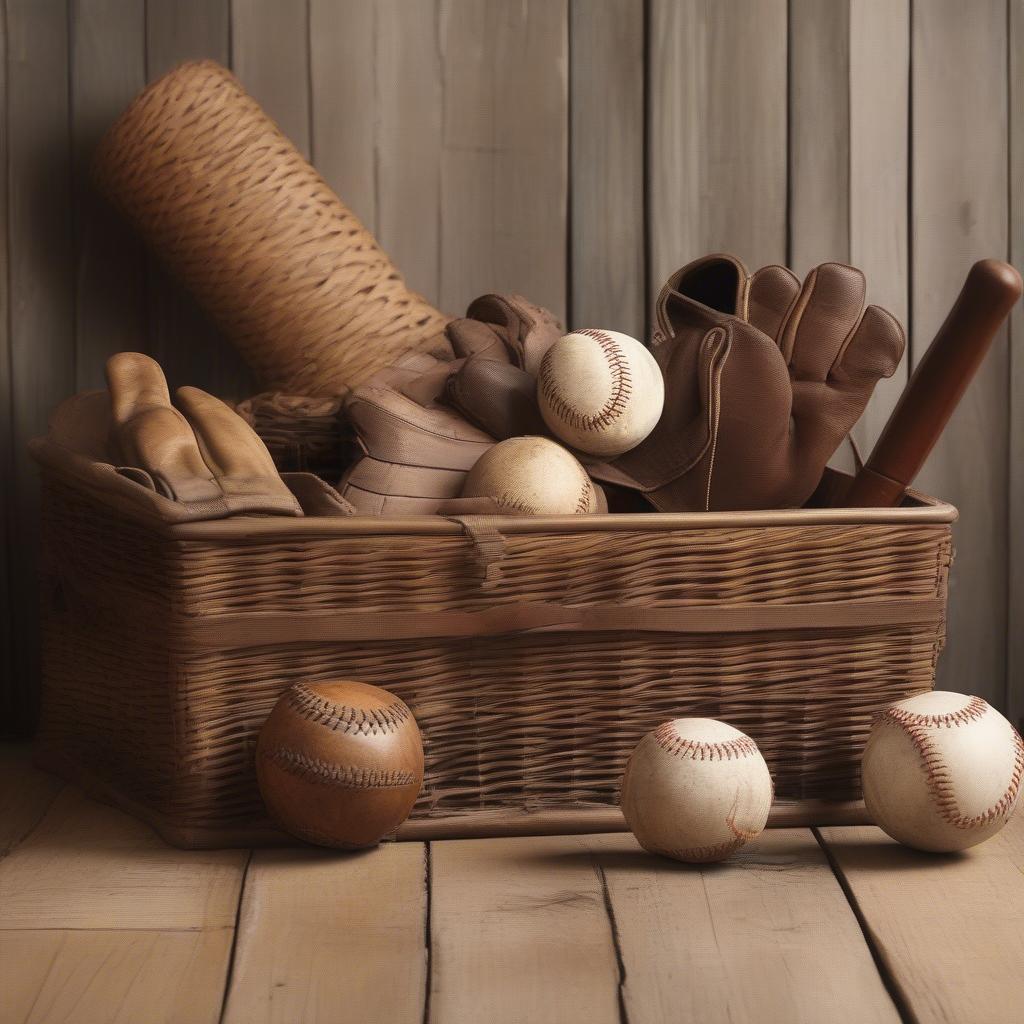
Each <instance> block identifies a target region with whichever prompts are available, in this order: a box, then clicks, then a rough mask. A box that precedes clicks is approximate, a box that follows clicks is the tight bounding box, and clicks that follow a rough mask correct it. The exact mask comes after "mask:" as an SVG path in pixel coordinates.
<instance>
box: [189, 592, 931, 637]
mask: <svg viewBox="0 0 1024 1024" xmlns="http://www.w3.org/2000/svg"><path fill="white" fill-rule="evenodd" d="M943 612H944V602H943V601H942V600H941V599H940V598H924V599H919V600H902V601H862V602H832V603H829V602H823V603H819V604H795V605H794V604H790V605H783V604H734V605H690V606H687V607H680V608H649V607H645V606H640V605H618V604H593V605H586V606H577V607H572V606H565V605H559V604H554V603H550V602H544V601H530V602H518V603H510V604H499V605H494V606H492V607H490V608H485V609H482V610H480V611H433V612H412V611H410V612H404V611H396V612H383V613H382V612H358V611H344V612H325V613H316V614H307V613H299V614H294V615H289V614H281V613H277V612H274V613H268V612H252V613H245V614H239V615H219V616H203V617H196V618H195V619H194V620H190V621H188V622H187V623H185V624H183V625H182V626H181V627H180V630H179V632H180V637H179V639H180V640H181V641H182V642H183V643H186V644H187V645H188V646H187V648H185V649H206V650H211V649H224V648H235V647H261V646H265V645H275V646H276V645H280V644H296V645H301V644H316V643H343V642H349V643H352V642H361V641H364V642H365V641H388V640H422V639H448V638H455V637H485V636H502V635H507V634H516V633H541V632H552V633H610V632H643V633H698V634H699V633H706V634H718V633H760V632H770V631H789V632H801V631H807V630H842V629H870V628H882V627H901V626H914V625H928V626H932V627H934V625H935V624H937V623H938V622H940V621H941V619H942V616H943Z"/></svg>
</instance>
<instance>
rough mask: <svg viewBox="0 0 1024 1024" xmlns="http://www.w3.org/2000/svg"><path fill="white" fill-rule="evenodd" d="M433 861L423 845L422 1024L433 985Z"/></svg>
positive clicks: (425, 1021)
mask: <svg viewBox="0 0 1024 1024" xmlns="http://www.w3.org/2000/svg"><path fill="white" fill-rule="evenodd" d="M433 867H434V865H433V859H432V848H431V844H430V843H424V844H423V886H424V890H425V897H424V899H425V904H424V911H423V955H424V957H425V958H426V972H425V973H426V980H425V981H424V983H423V1024H430V990H431V988H432V987H433V985H434V977H433V975H434V953H433V946H432V942H433V934H432V933H433V925H434V922H433V918H432V909H433V907H432V900H431V891H432V889H433Z"/></svg>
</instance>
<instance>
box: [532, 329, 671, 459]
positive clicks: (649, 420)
mask: <svg viewBox="0 0 1024 1024" xmlns="http://www.w3.org/2000/svg"><path fill="white" fill-rule="evenodd" d="M537 404H538V405H539V406H540V411H541V415H542V416H543V417H544V422H545V423H546V424H547V425H548V427H549V429H550V430H551V432H552V433H553V434H555V435H556V436H557V437H559V438H561V440H563V441H564V442H565V443H566V444H568V445H571V446H572V447H573V448H578V449H579V450H580V451H582V452H588V453H589V454H591V455H601V456H605V457H609V458H610V457H613V456H616V455H621V454H622V453H623V452H628V451H629V450H630V449H631V448H635V447H636V446H637V445H638V444H639V443H640V442H641V441H642V440H643V439H644V438H645V437H647V435H648V434H649V433H650V432H651V431H652V430H653V429H654V428H655V427H656V426H657V424H658V420H659V419H660V418H661V410H662V407H663V406H664V404H665V382H664V379H663V378H662V376H661V369H660V368H659V367H658V364H657V362H656V360H655V358H654V356H652V355H651V353H650V352H649V351H648V350H647V349H646V348H645V347H644V346H643V345H641V344H640V342H639V341H637V340H636V339H635V338H631V337H630V336H629V335H628V334H620V333H619V332H618V331H599V330H584V331H576V332H574V333H573V334H567V335H566V336H565V337H564V338H560V339H559V340H558V341H556V342H555V343H554V345H552V346H551V348H549V349H548V350H547V352H546V353H545V354H544V358H543V359H542V360H541V364H540V371H539V372H538V374H537Z"/></svg>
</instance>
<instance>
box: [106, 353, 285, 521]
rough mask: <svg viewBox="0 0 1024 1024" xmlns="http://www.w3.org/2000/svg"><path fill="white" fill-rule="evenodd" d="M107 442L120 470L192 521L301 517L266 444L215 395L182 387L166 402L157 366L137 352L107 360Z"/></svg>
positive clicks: (166, 396)
mask: <svg viewBox="0 0 1024 1024" xmlns="http://www.w3.org/2000/svg"><path fill="white" fill-rule="evenodd" d="M107 384H108V387H109V389H110V409H111V414H112V425H113V430H112V439H111V440H112V445H113V447H114V449H115V450H116V453H117V456H118V461H119V462H120V463H121V465H122V466H123V467H126V468H122V469H121V470H120V471H121V472H123V473H125V475H129V476H131V477H132V479H135V480H136V481H137V482H139V483H142V484H144V485H148V486H151V487H152V488H153V489H154V490H156V491H157V492H158V493H160V494H162V495H163V496H164V497H166V498H170V499H171V500H172V501H176V502H178V503H179V504H180V505H182V506H183V507H184V508H185V509H186V510H187V512H188V513H189V516H190V518H195V519H218V518H223V517H225V516H230V515H243V514H245V515H254V514H261V515H285V516H300V515H302V509H301V507H300V506H299V503H298V501H297V500H296V498H295V496H294V495H293V494H292V493H291V491H290V490H289V489H288V487H287V486H286V485H285V483H284V482H283V481H282V480H281V478H280V477H279V476H278V474H277V470H276V469H275V468H274V463H273V460H272V459H271V457H270V453H269V452H268V451H267V449H266V446H265V445H264V444H263V442H262V441H261V440H260V439H259V438H258V437H257V436H256V434H255V433H254V432H253V430H252V429H251V428H250V427H249V426H248V425H247V424H246V423H245V421H244V420H242V418H241V417H240V416H239V415H238V414H237V413H236V412H234V411H233V410H232V409H230V408H229V407H228V406H227V405H225V404H224V403H223V402H222V401H220V399H218V398H214V397H213V396H212V395H208V394H207V393H206V392H205V391H200V390H199V389H198V388H179V389H178V391H177V398H178V401H179V403H180V405H181V408H182V410H183V412H184V415H183V414H182V412H179V411H178V410H177V409H175V408H174V406H173V405H171V398H170V394H169V393H168V390H167V381H166V380H165V379H164V375H163V371H162V370H161V369H160V366H159V364H158V363H157V362H156V361H155V360H153V359H151V358H150V357H149V356H146V355H142V354H141V353H139V352H121V353H119V354H117V355H115V356H111V358H110V359H109V360H108V361H107Z"/></svg>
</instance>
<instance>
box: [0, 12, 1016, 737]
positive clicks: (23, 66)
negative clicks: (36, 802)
mask: <svg viewBox="0 0 1024 1024" xmlns="http://www.w3.org/2000/svg"><path fill="white" fill-rule="evenodd" d="M0 15H2V17H0V62H2V63H3V74H0V90H2V91H3V97H4V104H3V107H2V111H3V116H2V117H0V146H2V147H3V151H4V159H3V160H0V182H2V184H3V187H2V188H0V197H2V200H0V263H2V264H3V267H4V272H3V273H2V274H0V304H2V307H3V316H2V318H0V404H2V406H3V415H2V419H0V459H2V471H3V474H4V481H5V487H4V490H3V501H2V502H0V527H2V529H3V531H4V538H5V543H4V544H3V545H0V600H2V601H3V614H2V616H0V639H2V640H3V643H4V650H3V660H2V662H0V665H2V668H3V671H4V675H5V685H4V686H3V688H2V690H0V694H2V705H0V731H2V732H5V733H6V732H16V731H19V730H21V731H23V730H25V729H26V728H28V727H30V725H31V722H32V718H33V711H34V693H35V682H34V680H35V674H36V671H37V667H36V656H35V650H36V632H35V616H34V614H33V607H34V601H35V597H34V592H33V579H34V545H35V534H36V525H35V524H36V521H37V503H38V497H37V489H36V483H35V479H34V473H33V469H32V466H31V464H30V462H29V460H28V458H27V456H26V454H25V442H26V441H27V439H28V438H30V437H32V436H33V435H35V434H38V433H40V432H41V431H42V430H43V429H44V427H45V423H46V417H47V414H48V412H49V410H50V409H51V408H52V407H53V406H54V405H55V404H56V403H57V402H58V401H59V400H60V399H62V398H63V397H65V396H66V395H68V394H69V393H71V392H72V391H74V390H75V389H76V388H85V387H93V386H96V385H97V384H98V383H100V381H101V380H102V366H103V362H104V360H105V358H106V357H107V355H108V354H109V353H110V352H113V351H116V350H118V349H122V348H125V347H128V346H132V347H138V348H141V349H144V350H146V351H149V352H151V353H153V354H154V355H155V356H157V357H158V358H159V359H160V360H161V361H162V362H163V363H164V365H165V367H166V369H167V372H168V376H169V377H170V379H171V383H172V384H180V383H186V382H188V383H193V384H198V385H200V386H204V387H207V388H209V389H211V390H214V391H216V392H218V393H220V394H223V395H225V396H228V397H240V396H243V395H245V394H247V393H250V392H251V391H252V390H253V388H254V381H253V380H252V378H251V377H250V375H249V374H248V373H247V372H246V370H245V368H244V367H243V366H242V364H241V361H240V360H239V359H238V357H237V356H236V355H235V354H234V353H233V351H232V350H231V349H230V348H229V346H227V345H226V344H224V343H223V341H222V340H221V339H220V338H219V337H218V336H217V333H216V331H215V330H213V328H212V327H210V326H209V325H208V324H207V322H206V321H205V319H204V317H203V316H202V314H201V313H200V312H199V311H198V310H197V309H196V307H195V305H194V304H193V303H192V302H191V300H190V299H189V297H188V296H187V295H186V294H184V292H183V291H182V290H181V289H180V288H179V287H178V286H177V285H176V284H174V283H173V282H172V281H169V280H168V279H167V278H166V277H165V276H164V274H163V273H162V271H161V270H160V268H159V267H158V266H157V265H156V264H155V263H154V262H153V261H152V260H151V259H149V258H148V256H147V255H146V254H145V253H143V252H142V250H141V248H140V246H139V245H138V243H137V242H136V241H135V239H134V238H132V236H131V234H130V232H128V231H127V230H125V229H124V228H123V227H122V226H121V225H119V224H118V222H117V221H116V218H114V217H113V216H112V214H111V212H110V211H109V210H107V209H106V208H105V207H104V206H103V204H102V203H101V202H100V201H99V200H98V199H97V198H96V197H95V196H94V194H93V192H92V190H91V188H90V186H89V183H88V176H87V171H88V161H89V154H90V152H91V150H92V148H93V146H94V145H95V142H96V139H97V138H98V137H99V135H100V134H101V133H102V132H103V130H104V129H105V127H106V126H107V125H108V124H109V123H110V122H111V121H112V120H113V118H114V117H115V116H116V114H117V112H118V111H119V110H120V109H121V108H122V107H123V106H124V105H125V104H126V103H127V101H128V100H129V98H130V97H131V96H132V95H133V94H134V93H135V92H136V91H137V90H138V89H139V88H140V87H141V86H142V85H143V84H144V83H145V82H146V81H147V80H151V79H152V78H154V77H156V76H157V75H159V74H161V73H163V72H164V71H166V70H167V69H168V68H170V67H171V66H173V65H174V64H176V63H177V62H179V61H181V60H184V59H187V58H190V57H213V58H215V59H217V60H220V61H221V62H223V63H226V64H229V65H230V66H231V67H232V68H233V69H234V70H235V71H236V73H238V74H239V76H240V77H241V78H242V80H243V82H244V83H245V85H246V86H247V87H248V88H249V89H250V90H251V91H252V92H253V93H254V94H255V95H256V96H257V97H258V98H259V99H260V100H261V102H263V103H264V104H265V106H266V107H267V109H268V110H270V112H271V113H272V114H273V115H274V116H275V117H276V118H278V120H279V121H280V123H281V124H282V126H283V127H284V129H285V130H286V131H287V132H288V133H289V134H290V135H291V137H292V138H293V139H294V140H295V141H296V143H297V144H298V145H299V147H300V148H301V149H302V150H303V151H304V152H306V153H307V154H309V155H310V157H311V158H312V160H313V161H314V162H315V163H316V164H317V166H318V167H319V168H320V169H321V171H322V172H323V173H324V175H325V176H326V178H327V179H328V180H329V181H330V182H331V184H332V185H333V186H334V187H335V188H336V189H337V190H338V191H339V193H340V194H341V195H342V196H343V197H344V198H345V199H346V200H347V201H348V202H349V203H350V204H351V205H352V206H353V207H354V209H355V210H356V211H357V213H358V214H359V215H360V216H361V217H362V218H363V219H364V220H365V221H366V223H367V224H368V225H369V226H370V227H371V228H373V230H375V231H376V233H377V234H378V236H379V238H380V240H381V242H382V243H383V244H384V245H385V247H387V248H388V249H389V250H390V252H391V253H392V255H393V256H394V257H395V259H396V262H397V263H398V265H399V266H400V267H402V269H403V270H404V271H405V273H406V275H407V276H408V278H409V279H410V281H411V282H412V284H413V285H414V286H415V287H416V288H418V289H420V290H421V291H422V292H424V294H426V295H427V296H428V297H429V298H430V299H432V300H434V301H436V302H438V303H440V304H441V305H442V306H444V307H445V308H448V309H450V310H452V311H456V312H457V311H459V310H460V309H461V308H462V307H463V306H464V305H465V304H466V302H467V301H468V300H470V299H471V298H472V297H473V296H474V295H476V294H478V293H480V292H482V291H486V290H511V289H515V290H519V291H522V292H524V293H525V294H527V295H530V296H531V297H532V298H534V299H535V300H536V301H538V302H541V303H544V304H546V305H548V306H550V307H551V308H552V309H554V310H556V311H557V312H558V313H559V314H560V315H564V316H566V317H567V318H568V319H569V321H570V322H571V323H573V324H574V325H576V326H582V325H584V324H600V325H603V326H609V327H613V328H618V329H621V330H626V331H629V332H632V333H635V334H643V333H644V332H645V330H646V323H645V322H646V319H647V308H648V306H649V300H650V298H651V296H652V295H653V294H654V293H655V292H656V291H657V288H658V287H659V285H660V282H661V281H662V279H663V278H664V277H665V276H666V274H667V273H669V272H670V271H671V270H673V269H674V268H675V267H677V266H679V265H680V264H682V263H683V262H685V261H686V260H689V259H691V258H693V257H694V256H697V255H699V254H701V253H704V252H707V251H710V250H714V249H729V250H733V251H735V252H737V253H738V254H739V255H741V256H742V257H743V258H744V259H745V260H747V261H748V263H749V264H751V265H753V266H756V265H759V264H761V263H764V262H768V261H788V262H789V263H790V264H791V265H793V266H794V268H795V269H796V270H797V271H799V272H801V273H802V272H805V271H806V270H807V269H808V268H809V267H811V266H812V265H814V264H815V263H817V262H820V261H822V260H826V259H839V260H844V261H850V262H853V263H855V264H857V265H859V266H861V267H862V268H863V269H864V270H865V271H866V272H867V274H868V278H869V283H870V289H871V295H872V298H873V300H875V301H878V302H880V303H881V304H883V305H886V306H887V307H888V308H890V309H891V310H893V312H895V313H896V314H897V315H898V316H900V317H901V318H902V319H903V320H905V321H906V322H907V323H908V326H909V330H910V336H911V345H910V346H909V349H910V350H909V353H908V359H907V361H906V364H907V365H908V366H913V364H914V362H915V361H916V360H917V359H919V358H920V356H921V354H922V352H923V351H924V349H925V348H926V346H927V343H928V341H929V339H930V337H931V335H932V333H933V332H934V330H935V328H936V327H937V326H938V324H939V323H940V321H941V319H942V317H943V316H944V314H945V311H946V308H947V306H948V304H949V303H950V301H951V300H952V298H953V296H954V294H955V292H956V290H957V289H958V287H959V285H960V283H961V281H962V279H963V276H964V274H965V273H966V271H967V268H968V267H969V265H970V263H971V262H972V261H973V260H974V259H976V258H977V257H979V256H982V255H994V256H1002V257H1005V256H1008V255H1010V256H1012V257H1013V258H1015V259H1016V260H1017V261H1018V262H1020V261H1022V260H1024V226H1022V225H1024V216H1022V213H1021V210H1022V209H1024V192H1022V188H1024V186H1022V184H1021V182H1022V181H1024V148H1022V147H1024V141H1022V140H1024V86H1022V85H1021V78H1022V70H1024V69H1022V67H1021V58H1020V51H1021V46H1022V44H1024V0H974V2H973V3H971V4H963V3H961V2H960V0H830V2H829V3H822V2H819V0H413V2H410V0H174V2H172V0H3V2H2V3H0ZM1014 40H1016V43H1015V44H1014ZM1011 333H1013V334H1016V335H1018V336H1020V335H1021V334H1022V333H1024V313H1018V315H1017V318H1016V320H1015V321H1014V323H1013V325H1012V326H1011V328H1010V330H1009V331H1007V335H1006V337H1004V338H1003V339H1001V341H1000V342H999V343H998V344H997V346H996V350H995V352H994V353H993V355H992V356H991V357H990V360H989V362H988V364H987V366H986V368H985V370H984V371H983V373H982V375H981V377H980V378H979V380H978V381H977V382H976V383H975V384H974V385H973V387H972V388H971V390H970V392H969V395H968V397H967V399H966V401H965V403H964V405H963V407H962V409H961V410H960V412H959V413H958V414H957V418H956V421H955V423H954V425H953V427H952V429H951V430H950V432H949V434H948V436H947V437H946V438H945V439H944V441H943V443H942V445H941V446H940V448H939V449H938V450H937V451H936V453H935V455H934V457H933V459H932V460H931V463H930V464H929V466H928V468H927V471H926V474H925V476H924V479H923V480H922V483H923V484H924V486H926V487H928V488H931V489H933V490H934V491H935V492H936V493H938V494H940V495H941V496H943V497H945V498H948V499H950V500H952V501H953V502H955V503H956V504H957V505H959V507H960V508H961V511H962V521H961V523H960V524H959V526H958V528H957V547H958V557H957V561H956V563H955V567H954V575H953V587H952V594H951V601H950V618H949V633H950V638H949V644H948V648H947V651H946V653H945V655H944V656H943V659H942V661H941V663H940V670H939V676H940V685H943V686H946V687H948V688H952V689H961V690H967V691H970V692H976V693H980V694H982V695H984V696H985V697H987V698H988V699H990V700H992V701H994V702H995V703H997V704H998V705H999V706H1001V707H1005V708H1009V709H1010V711H1011V713H1012V714H1013V716H1014V717H1015V718H1019V717H1020V715H1021V713H1022V712H1024V639H1022V638H1024V583H1022V582H1021V581H1022V580H1024V540H1022V539H1021V537H1022V536H1024V535H1022V534H1021V531H1020V529H1019V527H1018V528H1017V529H1014V527H1013V524H1014V523H1018V522H1019V521H1020V519H1021V516H1022V514H1024V357H1017V358H1014V357H1013V354H1012V353H1011V351H1010V347H1009V340H1010V334H1011ZM906 373H907V370H906V367H904V368H901V370H900V371H899V372H898V374H897V375H896V377H895V378H894V379H893V380H892V381H891V382H888V383H887V384H885V385H883V386H882V387H881V388H880V389H879V392H878V394H877V395H876V397H875V399H874V401H873V402H872V405H871V407H870V408H869V411H868V413H867V414H866V416H865V418H864V420H863V421H862V423H861V424H860V426H859V427H858V430H857V438H858V440H859V441H860V442H861V443H862V445H865V446H870V444H871V443H872V441H873V440H874V438H875V437H876V436H877V434H878V431H879V430H880V428H881V426H882V424H883V423H884V421H885V418H886V416H887V414H888V412H889V410H890V409H891V408H892V405H893V402H894V401H895V398H896V396H897V395H898V393H899V391H900V389H901V388H902V386H903V384H904V382H905V379H906Z"/></svg>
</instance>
